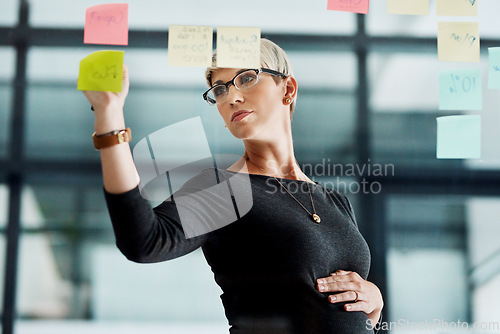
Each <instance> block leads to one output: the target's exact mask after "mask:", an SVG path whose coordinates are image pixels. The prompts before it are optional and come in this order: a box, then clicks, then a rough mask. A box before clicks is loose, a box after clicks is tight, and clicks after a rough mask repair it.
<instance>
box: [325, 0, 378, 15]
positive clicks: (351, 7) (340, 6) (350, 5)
mask: <svg viewBox="0 0 500 334" xmlns="http://www.w3.org/2000/svg"><path fill="white" fill-rule="evenodd" d="M369 4H370V0H328V5H327V7H326V9H328V10H340V11H343V12H352V13H358V14H368V7H369Z"/></svg>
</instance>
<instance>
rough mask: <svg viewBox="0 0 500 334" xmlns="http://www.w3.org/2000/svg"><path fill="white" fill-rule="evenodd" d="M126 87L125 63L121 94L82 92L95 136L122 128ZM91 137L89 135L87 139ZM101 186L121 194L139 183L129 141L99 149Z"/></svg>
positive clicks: (123, 126) (127, 85)
mask: <svg viewBox="0 0 500 334" xmlns="http://www.w3.org/2000/svg"><path fill="white" fill-rule="evenodd" d="M128 90H129V74H128V68H127V66H125V65H124V66H123V82H122V91H121V92H120V93H112V92H97V91H84V92H83V93H84V94H85V96H86V97H87V99H88V100H89V102H90V104H91V105H92V107H93V109H94V113H95V125H94V128H95V132H96V134H97V135H100V134H105V133H108V132H112V131H115V130H122V129H125V118H124V115H123V106H124V104H125V99H126V97H127V94H128ZM89 139H90V138H89ZM100 154H101V165H102V175H103V181H104V189H106V191H107V192H109V193H112V194H120V193H124V192H127V191H129V190H131V189H133V188H135V187H136V186H137V185H138V184H139V174H138V173H137V169H136V167H135V164H134V160H133V159H132V152H131V150H130V145H129V144H128V143H123V144H118V145H114V146H111V147H107V148H102V149H100Z"/></svg>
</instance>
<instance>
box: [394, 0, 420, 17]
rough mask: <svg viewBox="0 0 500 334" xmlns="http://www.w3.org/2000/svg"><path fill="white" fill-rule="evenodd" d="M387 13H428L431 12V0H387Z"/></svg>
mask: <svg viewBox="0 0 500 334" xmlns="http://www.w3.org/2000/svg"><path fill="white" fill-rule="evenodd" d="M387 13H389V14H403V15H427V14H429V0H387Z"/></svg>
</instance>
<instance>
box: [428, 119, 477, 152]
mask: <svg viewBox="0 0 500 334" xmlns="http://www.w3.org/2000/svg"><path fill="white" fill-rule="evenodd" d="M436 121H437V151H436V157H437V158H438V159H480V158H481V116H479V115H454V116H444V117H438V118H437V119H436Z"/></svg>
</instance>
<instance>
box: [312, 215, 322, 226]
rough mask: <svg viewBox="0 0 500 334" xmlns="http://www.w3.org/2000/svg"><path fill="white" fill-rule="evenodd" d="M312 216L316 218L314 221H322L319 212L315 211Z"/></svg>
mask: <svg viewBox="0 0 500 334" xmlns="http://www.w3.org/2000/svg"><path fill="white" fill-rule="evenodd" d="M312 217H313V219H314V221H315V222H316V223H318V224H319V223H320V222H321V218H319V216H318V215H317V214H315V213H314V214H313V215H312Z"/></svg>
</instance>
